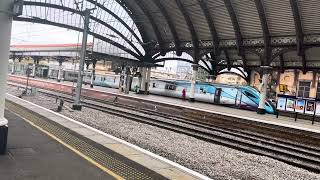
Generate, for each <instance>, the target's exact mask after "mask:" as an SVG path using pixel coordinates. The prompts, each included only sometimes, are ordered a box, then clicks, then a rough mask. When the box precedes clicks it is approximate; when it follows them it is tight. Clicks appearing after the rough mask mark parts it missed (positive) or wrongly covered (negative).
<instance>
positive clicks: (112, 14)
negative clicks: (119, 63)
mask: <svg viewBox="0 0 320 180" xmlns="http://www.w3.org/2000/svg"><path fill="white" fill-rule="evenodd" d="M87 1H88V2H90V3H92V4H95V5H97V6H98V7H99V8H101V9H102V10H104V11H106V12H107V13H109V14H110V15H111V16H113V17H114V18H116V19H117V20H118V21H119V22H120V23H121V24H122V25H123V26H125V27H126V29H128V30H129V31H130V33H131V34H132V35H133V36H134V37H135V38H136V39H137V40H138V42H139V43H142V42H141V39H140V38H139V37H138V35H137V34H136V33H135V32H134V31H133V30H132V28H131V27H130V26H129V25H128V24H127V23H126V22H124V21H123V20H122V19H121V18H120V17H119V16H118V15H116V14H115V13H114V12H112V11H111V10H109V9H108V8H106V7H105V6H103V5H102V4H100V3H97V2H95V1H94V0H87ZM129 16H130V15H129Z"/></svg>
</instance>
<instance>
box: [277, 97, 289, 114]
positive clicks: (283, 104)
mask: <svg viewBox="0 0 320 180" xmlns="http://www.w3.org/2000/svg"><path fill="white" fill-rule="evenodd" d="M286 100H287V98H283V97H279V98H278V103H277V109H278V110H282V111H284V110H286Z"/></svg>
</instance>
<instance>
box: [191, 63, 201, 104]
mask: <svg viewBox="0 0 320 180" xmlns="http://www.w3.org/2000/svg"><path fill="white" fill-rule="evenodd" d="M198 69H199V65H198V64H193V65H192V78H191V88H190V99H189V100H190V102H194V101H195V100H194V94H195V90H196V82H197V74H198Z"/></svg>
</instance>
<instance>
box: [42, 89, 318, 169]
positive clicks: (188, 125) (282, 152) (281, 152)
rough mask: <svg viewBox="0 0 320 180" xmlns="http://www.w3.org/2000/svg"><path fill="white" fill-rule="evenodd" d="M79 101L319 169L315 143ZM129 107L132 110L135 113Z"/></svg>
mask: <svg viewBox="0 0 320 180" xmlns="http://www.w3.org/2000/svg"><path fill="white" fill-rule="evenodd" d="M41 93H43V94H45V95H47V96H51V97H55V98H57V97H59V98H61V99H64V100H65V101H67V102H70V103H71V102H73V98H72V96H71V95H70V94H63V93H56V92H52V91H48V90H41ZM82 102H83V105H84V106H85V107H88V108H91V109H95V110H98V111H102V112H105V113H108V114H112V115H115V116H119V117H123V118H127V119H130V120H133V121H136V122H140V123H144V124H149V125H152V126H156V127H159V128H163V129H167V130H170V131H174V132H177V133H181V134H186V135H188V136H192V137H195V138H197V139H201V140H204V141H207V142H212V143H215V144H220V145H223V146H227V147H230V148H233V149H238V150H241V151H245V152H248V153H254V154H258V155H263V156H267V157H270V158H273V159H277V160H280V161H282V162H285V163H288V164H291V165H294V166H297V167H301V168H304V169H307V170H310V171H313V172H317V173H319V172H320V150H319V148H316V147H311V146H304V145H302V144H298V143H294V142H288V141H285V140H279V139H276V138H272V137H268V136H263V135H258V134H255V133H249V132H243V131H236V130H234V129H228V128H221V127H213V126H212V125H208V124H204V123H199V122H196V121H192V120H191V119H187V118H181V117H176V116H174V115H169V114H165V113H159V112H156V111H151V110H147V109H138V108H135V107H132V106H127V105H123V104H117V103H114V102H110V101H101V100H97V99H92V98H86V99H84V100H83V101H82ZM128 110H129V111H128ZM130 111H131V112H130ZM132 111H135V113H133V112H132Z"/></svg>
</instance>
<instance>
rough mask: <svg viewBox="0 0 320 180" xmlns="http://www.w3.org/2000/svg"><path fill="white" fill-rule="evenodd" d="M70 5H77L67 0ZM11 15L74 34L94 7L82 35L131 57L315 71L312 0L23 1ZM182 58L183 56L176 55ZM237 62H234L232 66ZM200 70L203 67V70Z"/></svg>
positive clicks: (319, 28)
mask: <svg viewBox="0 0 320 180" xmlns="http://www.w3.org/2000/svg"><path fill="white" fill-rule="evenodd" d="M74 2H78V3H74ZM24 3H25V4H24V6H25V8H24V9H25V10H24V13H23V16H21V17H15V20H19V21H29V22H35V23H43V24H50V25H56V26H60V27H64V28H68V29H73V30H76V31H81V30H82V28H83V27H82V26H83V23H81V22H80V20H79V19H80V18H81V16H82V14H81V13H82V10H83V9H81V8H80V7H83V8H93V7H95V8H96V10H95V11H94V12H93V14H92V16H91V26H90V34H92V35H93V36H94V37H96V38H98V39H100V40H101V41H103V42H107V43H109V44H111V45H112V46H114V47H116V48H119V49H120V50H121V51H123V52H125V53H128V54H130V55H131V56H132V57H134V58H135V59H138V60H141V61H144V60H146V58H147V59H148V62H157V61H158V60H159V59H161V57H160V55H161V56H164V55H165V53H167V52H170V51H175V52H176V54H177V55H178V56H181V54H182V52H186V53H188V54H191V55H192V57H193V63H199V62H200V61H201V58H202V57H201V56H206V54H210V57H211V59H214V60H211V61H210V62H206V63H207V65H206V64H205V66H211V70H212V69H214V68H216V67H221V68H222V67H224V68H229V69H230V68H232V67H244V68H245V69H246V68H257V67H260V66H271V67H273V68H276V69H280V70H281V71H282V70H285V69H289V68H297V69H302V70H303V71H304V72H306V71H308V70H311V69H320V58H319V57H320V55H318V54H317V52H319V51H318V50H314V48H319V46H320V33H319V32H320V22H319V21H318V20H317V19H318V17H319V16H320V13H319V11H317V10H318V9H320V3H318V2H316V1H298V0H252V1H243V0H151V1H150V0H83V1H79V0H50V1H47V0H24ZM182 59H183V57H182ZM239 62H240V63H239ZM206 68H208V67H206Z"/></svg>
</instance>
